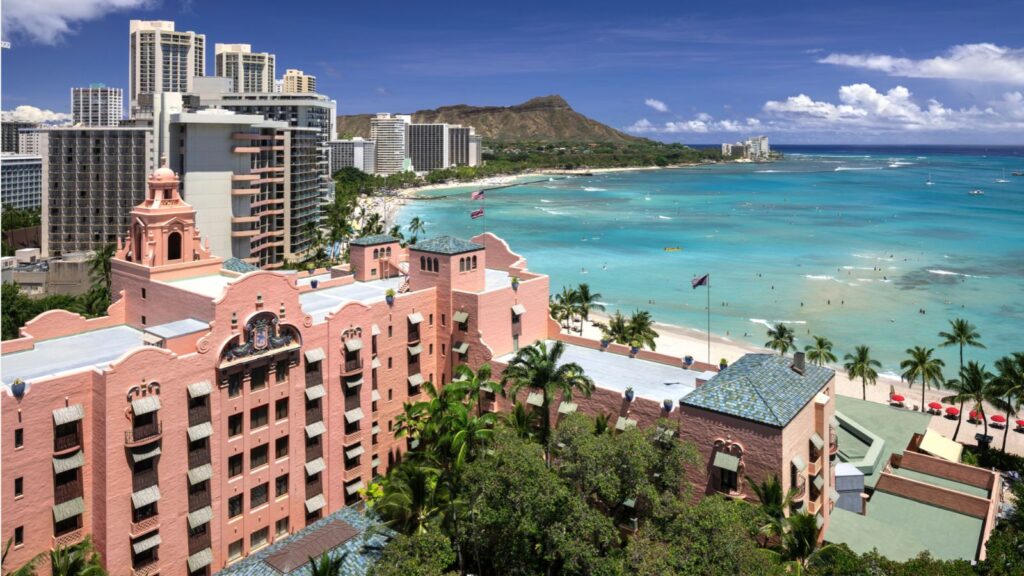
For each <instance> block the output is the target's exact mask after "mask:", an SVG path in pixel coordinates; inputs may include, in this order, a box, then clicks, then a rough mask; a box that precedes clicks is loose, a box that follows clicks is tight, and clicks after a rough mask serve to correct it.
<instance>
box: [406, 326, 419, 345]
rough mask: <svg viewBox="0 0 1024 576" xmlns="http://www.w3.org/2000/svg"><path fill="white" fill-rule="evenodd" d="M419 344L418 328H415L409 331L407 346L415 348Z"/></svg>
mask: <svg viewBox="0 0 1024 576" xmlns="http://www.w3.org/2000/svg"><path fill="white" fill-rule="evenodd" d="M419 343H420V330H419V328H417V329H415V330H409V345H410V346H415V345H417V344H419Z"/></svg>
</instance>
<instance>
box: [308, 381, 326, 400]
mask: <svg viewBox="0 0 1024 576" xmlns="http://www.w3.org/2000/svg"><path fill="white" fill-rule="evenodd" d="M326 393H327V391H326V390H324V385H323V384H317V385H316V386H310V387H309V388H306V400H319V399H321V398H323V397H324V394H326Z"/></svg>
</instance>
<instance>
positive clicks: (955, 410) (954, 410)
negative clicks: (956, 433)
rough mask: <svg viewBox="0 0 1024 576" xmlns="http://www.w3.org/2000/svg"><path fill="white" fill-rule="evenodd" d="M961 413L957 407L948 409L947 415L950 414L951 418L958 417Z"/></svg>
mask: <svg viewBox="0 0 1024 576" xmlns="http://www.w3.org/2000/svg"><path fill="white" fill-rule="evenodd" d="M959 413H960V410H959V409H958V408H957V407H956V406H950V407H949V408H946V414H949V415H950V416H956V415H957V414H959Z"/></svg>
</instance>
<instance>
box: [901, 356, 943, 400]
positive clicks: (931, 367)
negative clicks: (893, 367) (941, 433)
mask: <svg viewBox="0 0 1024 576" xmlns="http://www.w3.org/2000/svg"><path fill="white" fill-rule="evenodd" d="M933 352H935V349H934V348H925V347H924V346H914V347H913V348H907V356H908V358H907V359H906V360H904V361H902V362H900V368H902V369H903V374H902V375H901V377H902V378H904V379H905V380H906V381H907V382H909V383H910V387H911V388H913V387H914V380H917V379H918V378H921V410H924V393H925V391H926V390H927V389H928V387H929V386H932V387H935V388H938V387H939V385H941V384H942V382H943V379H942V368H943V367H944V366H945V365H946V363H945V362H943V361H942V359H941V358H932V353H933Z"/></svg>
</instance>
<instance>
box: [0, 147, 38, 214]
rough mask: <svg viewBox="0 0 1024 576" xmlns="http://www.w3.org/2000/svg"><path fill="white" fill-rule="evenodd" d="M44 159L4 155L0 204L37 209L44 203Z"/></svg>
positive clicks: (0, 158) (1, 169)
mask: <svg viewBox="0 0 1024 576" xmlns="http://www.w3.org/2000/svg"><path fill="white" fill-rule="evenodd" d="M42 186H43V159H42V158H40V157H39V156H28V155H24V154H10V153H4V154H3V155H2V156H0V202H2V203H3V205H4V206H5V207H7V206H10V207H11V208H19V209H36V208H39V206H40V204H41V202H42V194H43V189H42Z"/></svg>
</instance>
